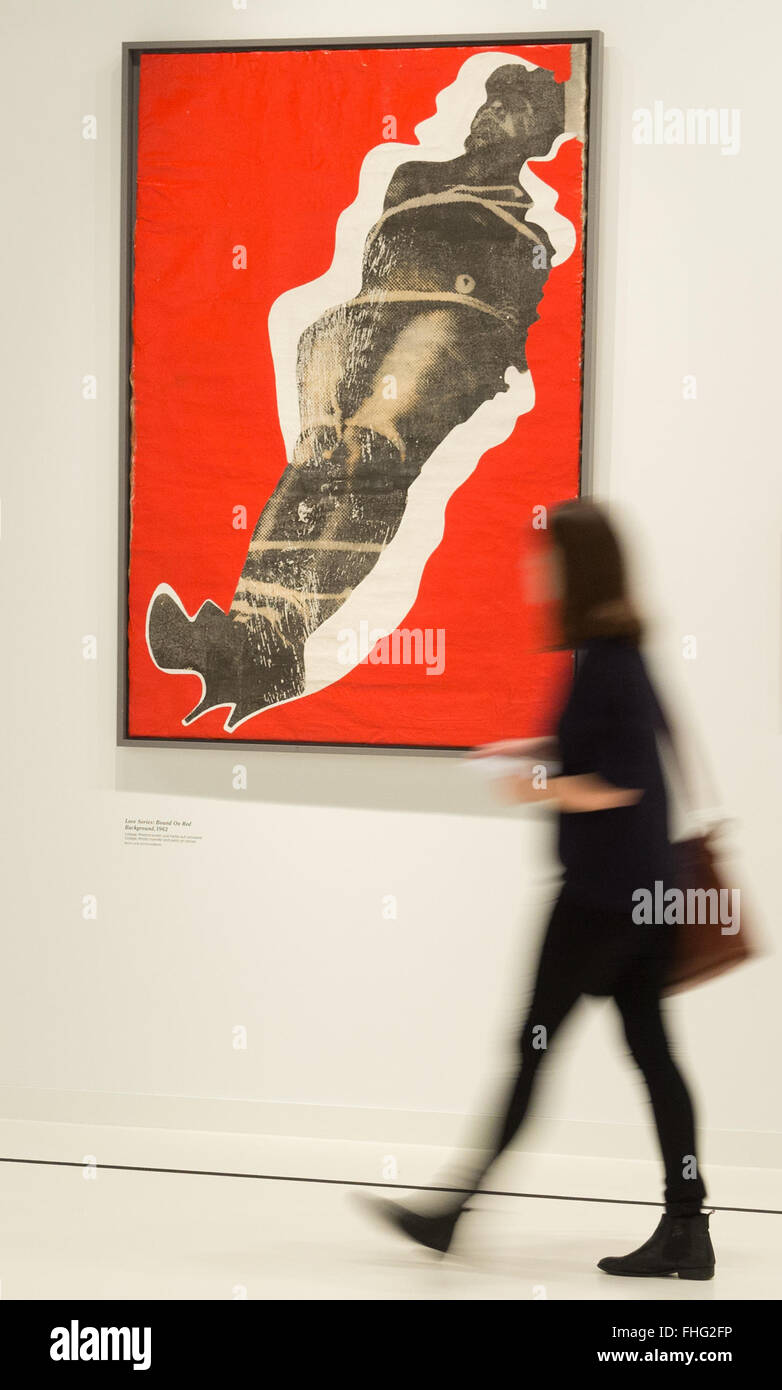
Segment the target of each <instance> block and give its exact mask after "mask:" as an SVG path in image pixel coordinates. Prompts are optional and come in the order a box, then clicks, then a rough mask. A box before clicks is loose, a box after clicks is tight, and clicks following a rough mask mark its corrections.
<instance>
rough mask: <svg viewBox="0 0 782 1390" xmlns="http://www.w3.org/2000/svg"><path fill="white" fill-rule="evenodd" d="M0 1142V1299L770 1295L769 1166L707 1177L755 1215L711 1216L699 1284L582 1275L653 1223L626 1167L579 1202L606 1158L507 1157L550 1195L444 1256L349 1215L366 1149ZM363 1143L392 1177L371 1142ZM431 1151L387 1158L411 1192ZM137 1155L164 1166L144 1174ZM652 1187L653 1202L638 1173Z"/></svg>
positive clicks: (2, 1132) (477, 1217)
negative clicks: (712, 1263) (713, 1267)
mask: <svg viewBox="0 0 782 1390" xmlns="http://www.w3.org/2000/svg"><path fill="white" fill-rule="evenodd" d="M0 1140H2V1148H1V1149H0V1154H1V1155H2V1158H3V1161H2V1162H0V1231H1V1232H2V1249H3V1258H2V1288H1V1289H0V1295H1V1296H2V1297H3V1298H4V1299H11V1300H13V1299H51V1298H61V1297H67V1298H83V1299H91V1298H97V1299H102V1298H105V1299H113V1298H130V1299H135V1298H152V1299H243V1298H247V1299H346V1300H351V1299H380V1300H385V1299H403V1300H410V1299H413V1300H418V1299H493V1300H497V1299H503V1300H504V1299H515V1300H533V1299H536V1298H538V1299H539V1298H548V1299H592V1300H600V1299H609V1300H616V1299H643V1298H655V1299H659V1298H664V1299H679V1300H693V1299H694V1300H699V1301H708V1300H710V1299H714V1298H728V1299H778V1298H780V1296H782V1259H780V1255H782V1212H779V1210H778V1208H779V1207H780V1205H782V1204H781V1203H780V1200H779V1195H780V1191H781V1190H782V1186H781V1185H780V1181H779V1179H780V1176H782V1175H780V1174H779V1173H777V1172H775V1171H773V1170H769V1169H767V1168H766V1169H760V1168H758V1169H752V1170H747V1169H742V1170H738V1169H721V1170H719V1172H717V1171H715V1170H712V1172H711V1174H710V1179H711V1187H712V1192H713V1193H714V1192H716V1193H717V1195H716V1196H714V1197H713V1201H714V1203H715V1204H716V1203H717V1201H722V1202H724V1203H725V1207H726V1208H727V1207H730V1206H735V1207H744V1208H754V1210H729V1209H725V1208H723V1209H718V1210H717V1211H716V1212H715V1214H714V1216H712V1218H711V1230H712V1237H713V1240H714V1245H715V1249H716V1252H717V1260H718V1268H717V1274H716V1277H715V1279H714V1280H713V1281H711V1282H710V1283H707V1284H702V1283H701V1284H698V1283H686V1282H680V1281H679V1280H677V1279H675V1278H672V1279H655V1280H634V1279H615V1278H610V1277H608V1276H606V1275H603V1274H601V1273H600V1271H599V1270H597V1269H596V1268H595V1262H596V1260H597V1259H599V1258H600V1256H601V1255H608V1254H621V1253H624V1252H626V1251H627V1250H630V1249H633V1248H634V1247H635V1246H636V1245H638V1244H640V1243H641V1242H642V1241H643V1240H645V1239H646V1237H647V1236H648V1235H649V1234H650V1232H651V1230H652V1229H653V1227H654V1226H655V1225H656V1222H657V1219H658V1216H659V1208H658V1207H656V1206H654V1205H644V1204H643V1203H641V1202H636V1201H632V1200H628V1199H627V1197H626V1196H624V1197H622V1196H621V1194H622V1193H626V1192H627V1191H628V1189H630V1190H632V1188H633V1187H635V1189H636V1190H637V1182H638V1176H639V1175H638V1172H637V1167H638V1165H635V1164H628V1163H617V1164H614V1165H613V1167H612V1165H611V1164H609V1165H608V1169H609V1172H610V1176H611V1179H612V1184H613V1188H614V1190H615V1191H616V1193H617V1194H619V1200H617V1201H605V1200H601V1199H598V1198H594V1197H589V1195H588V1191H589V1188H590V1185H591V1184H590V1173H591V1171H592V1166H593V1165H596V1164H597V1165H599V1170H600V1178H601V1183H604V1181H605V1177H606V1171H607V1165H606V1161H605V1160H603V1159H601V1160H595V1159H580V1158H579V1159H577V1158H567V1157H557V1158H553V1157H551V1156H548V1155H542V1154H531V1155H519V1156H515V1155H514V1156H513V1159H512V1162H513V1164H514V1165H515V1166H514V1168H513V1171H512V1173H510V1174H509V1173H503V1175H502V1176H503V1183H504V1184H505V1185H506V1186H507V1185H508V1177H511V1178H512V1179H513V1183H514V1184H515V1183H516V1182H519V1186H518V1187H515V1186H514V1187H513V1190H514V1192H515V1191H518V1192H519V1193H527V1194H534V1193H535V1192H536V1190H537V1191H538V1192H540V1191H541V1189H543V1191H544V1192H545V1193H547V1194H550V1193H552V1192H553V1191H555V1190H556V1191H558V1192H559V1193H561V1194H563V1195H562V1196H560V1197H553V1196H551V1195H542V1196H536V1195H485V1196H481V1198H480V1199H478V1202H477V1204H476V1210H475V1211H474V1212H472V1213H470V1214H469V1215H467V1216H466V1217H465V1219H464V1221H463V1223H462V1229H461V1231H460V1235H459V1239H458V1241H457V1243H456V1244H455V1245H454V1247H453V1249H452V1253H451V1254H450V1255H449V1256H448V1258H447V1259H445V1260H442V1259H440V1258H439V1257H437V1256H433V1255H430V1254H428V1253H427V1252H426V1251H422V1250H419V1249H418V1248H416V1247H412V1246H408V1244H407V1243H406V1242H404V1241H402V1240H399V1239H398V1238H397V1237H395V1236H394V1234H393V1233H392V1232H388V1231H386V1230H385V1229H383V1228H382V1227H380V1226H376V1225H375V1224H374V1222H373V1221H371V1220H370V1219H368V1218H367V1216H366V1214H365V1213H364V1212H363V1211H362V1210H361V1207H360V1205H359V1204H358V1203H357V1202H356V1201H355V1194H356V1193H358V1192H370V1191H373V1190H375V1191H378V1192H382V1191H383V1190H384V1189H383V1187H382V1184H380V1181H379V1185H378V1187H377V1188H373V1187H372V1186H370V1185H365V1179H362V1180H360V1181H359V1180H356V1181H353V1182H351V1177H354V1178H355V1175H357V1174H358V1173H359V1172H363V1173H364V1174H366V1171H367V1158H368V1154H367V1152H366V1148H367V1146H364V1145H356V1144H337V1143H334V1142H333V1141H332V1142H330V1143H328V1144H325V1143H324V1142H323V1141H308V1140H301V1139H295V1140H290V1139H281V1138H268V1137H267V1138H260V1137H248V1136H231V1135H220V1136H215V1135H205V1134H203V1133H198V1134H192V1135H189V1134H188V1133H183V1132H182V1131H176V1132H174V1131H171V1132H162V1131H155V1132H150V1131H142V1130H120V1129H119V1128H117V1127H115V1126H106V1127H105V1129H99V1128H96V1127H86V1126H76V1125H52V1124H46V1125H42V1124H30V1123H17V1124H15V1123H10V1122H4V1123H2V1124H0ZM372 1148H373V1150H374V1151H376V1152H377V1154H378V1157H379V1159H383V1160H384V1161H385V1163H386V1167H387V1164H388V1159H389V1155H388V1154H386V1155H383V1154H382V1152H381V1151H382V1148H383V1146H382V1145H374V1146H372ZM26 1154H27V1155H29V1154H33V1155H35V1157H33V1158H32V1159H31V1158H30V1157H26ZM440 1157H441V1156H440V1155H438V1154H437V1153H436V1152H435V1151H424V1150H422V1149H420V1148H416V1150H415V1152H414V1153H408V1152H407V1151H405V1150H401V1151H400V1149H399V1146H397V1149H396V1150H395V1154H394V1157H393V1162H394V1164H396V1165H398V1166H399V1169H400V1171H404V1173H405V1175H406V1176H407V1181H409V1182H411V1183H412V1182H413V1181H418V1180H419V1179H420V1180H423V1179H421V1174H422V1173H423V1171H424V1170H425V1169H427V1170H428V1172H429V1173H430V1175H431V1174H432V1173H433V1172H434V1171H435V1170H436V1166H437V1162H436V1161H437V1160H438V1159H439V1158H440ZM150 1159H152V1160H153V1161H154V1163H153V1166H154V1167H159V1168H161V1169H164V1171H151V1170H150V1165H149V1161H150ZM433 1160H434V1162H433ZM93 1163H96V1164H97V1166H93ZM120 1163H127V1164H128V1165H136V1164H137V1165H138V1166H128V1167H124V1166H119V1164H120ZM114 1164H117V1165H118V1166H116V1167H115V1166H112V1165H114ZM102 1165H105V1166H102ZM188 1168H190V1169H196V1168H197V1169H200V1170H205V1171H199V1172H198V1173H195V1172H192V1171H190V1172H188V1171H186V1170H187V1169H188ZM634 1169H635V1170H636V1171H633V1170H634ZM595 1171H597V1170H596V1169H595ZM239 1174H246V1176H239ZM253 1174H259V1175H261V1176H253ZM318 1174H320V1177H319V1176H318ZM413 1174H414V1176H410V1175H413ZM275 1175H279V1176H275ZM522 1175H523V1177H524V1178H525V1179H526V1181H524V1182H523V1183H521V1182H520V1179H521V1177H522ZM648 1177H649V1192H650V1200H651V1201H653V1200H654V1197H655V1196H656V1186H655V1184H656V1181H657V1175H656V1173H654V1172H653V1171H652V1169H651V1165H650V1171H649V1174H648ZM644 1181H645V1179H644ZM572 1193H576V1194H578V1195H577V1196H576V1198H575V1199H574V1198H573V1197H572V1196H568V1195H567V1194H572ZM386 1195H389V1194H388V1190H387V1189H386ZM390 1195H395V1194H394V1193H391V1194H390ZM415 1198H416V1200H418V1201H424V1200H425V1199H424V1198H423V1197H422V1195H421V1194H415ZM774 1208H776V1209H777V1210H776V1211H774ZM763 1209H765V1210H763Z"/></svg>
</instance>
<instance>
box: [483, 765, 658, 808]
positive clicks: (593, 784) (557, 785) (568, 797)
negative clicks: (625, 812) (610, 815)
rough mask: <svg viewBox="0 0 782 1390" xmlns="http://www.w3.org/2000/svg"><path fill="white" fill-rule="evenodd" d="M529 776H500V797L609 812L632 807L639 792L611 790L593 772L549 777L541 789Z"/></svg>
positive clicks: (619, 789)
mask: <svg viewBox="0 0 782 1390" xmlns="http://www.w3.org/2000/svg"><path fill="white" fill-rule="evenodd" d="M535 780H537V779H533V778H532V777H504V778H503V779H502V782H501V783H500V794H501V796H502V798H503V800H504V801H507V802H509V803H511V804H515V803H524V804H530V803H533V802H536V801H545V802H549V803H551V804H553V805H555V807H556V809H558V810H560V811H570V812H573V811H613V810H615V809H616V808H617V807H619V806H634V805H635V804H636V802H638V801H640V800H641V797H642V796H643V791H642V790H639V789H637V788H630V787H615V786H614V785H613V784H612V783H611V782H606V781H604V779H603V778H602V777H599V776H598V775H597V773H593V772H589V773H583V774H581V775H580V776H578V777H551V778H549V779H548V781H547V783H546V786H545V787H536V786H535V785H534V782H535Z"/></svg>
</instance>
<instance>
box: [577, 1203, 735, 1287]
mask: <svg viewBox="0 0 782 1390" xmlns="http://www.w3.org/2000/svg"><path fill="white" fill-rule="evenodd" d="M597 1267H598V1269H602V1270H603V1271H604V1272H605V1273H606V1274H627V1275H634V1276H635V1277H636V1278H649V1277H651V1276H652V1275H655V1274H678V1276H679V1278H680V1279H713V1278H714V1246H713V1245H712V1243H711V1237H710V1235H709V1213H708V1212H700V1213H699V1215H698V1216H668V1215H665V1216H662V1217H661V1218H660V1221H659V1224H658V1226H657V1229H656V1231H655V1232H654V1234H653V1235H651V1236H650V1237H649V1239H648V1240H647V1241H646V1243H645V1244H644V1245H641V1246H639V1248H638V1249H637V1250H633V1251H632V1253H631V1254H629V1255H617V1256H614V1255H608V1256H606V1258H605V1259H604V1260H598V1263H597Z"/></svg>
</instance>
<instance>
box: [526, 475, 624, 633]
mask: <svg viewBox="0 0 782 1390" xmlns="http://www.w3.org/2000/svg"><path fill="white" fill-rule="evenodd" d="M549 532H550V536H551V540H552V541H553V543H554V546H555V547H556V549H557V551H558V553H559V556H560V559H561V561H562V566H563V571H564V593H563V594H562V597H561V601H560V626H561V632H562V642H561V644H560V645H561V646H563V647H577V646H580V645H581V643H583V642H586V641H588V640H589V639H590V638H593V637H623V638H625V639H626V640H627V641H630V642H635V643H638V642H640V640H641V638H642V636H643V631H644V625H643V623H642V621H641V619H640V617H639V615H638V612H637V610H636V608H635V605H634V604H633V602H632V600H631V599H630V596H629V594H628V591H627V576H626V572H625V563H624V557H623V555H622V549H621V546H620V543H619V538H618V536H617V534H616V531H615V530H614V528H613V526H612V524H611V522H610V521H609V519H608V516H607V515H606V513H605V511H603V509H602V507H600V506H598V504H597V503H596V502H592V501H588V500H586V499H585V498H577V499H576V500H575V501H572V502H563V503H562V505H561V506H559V507H557V509H556V511H554V512H553V513H552V516H551V522H550V527H549Z"/></svg>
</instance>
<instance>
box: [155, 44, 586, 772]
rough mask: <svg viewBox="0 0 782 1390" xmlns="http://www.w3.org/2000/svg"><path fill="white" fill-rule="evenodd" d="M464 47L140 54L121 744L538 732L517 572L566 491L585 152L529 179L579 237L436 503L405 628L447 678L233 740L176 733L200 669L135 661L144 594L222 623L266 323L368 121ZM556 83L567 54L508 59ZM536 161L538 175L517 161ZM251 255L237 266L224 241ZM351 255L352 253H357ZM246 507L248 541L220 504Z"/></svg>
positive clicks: (441, 740)
mask: <svg viewBox="0 0 782 1390" xmlns="http://www.w3.org/2000/svg"><path fill="white" fill-rule="evenodd" d="M479 51H482V50H480V49H475V48H441V49H438V48H428V49H418V50H415V49H385V50H363V49H362V50H346V51H329V52H320V51H318V52H308V53H302V52H276V53H269V52H267V53H263V52H257V53H206V54H198V53H193V54H173V55H166V54H146V55H144V56H143V57H142V60H141V81H140V111H139V131H138V182H137V218H136V228H135V278H134V294H135V300H134V313H133V342H134V349H133V395H134V436H135V437H134V455H133V473H132V477H133V486H132V529H131V552H130V611H129V626H128V637H129V658H128V660H129V689H128V732H129V734H130V736H131V737H133V736H136V737H153V738H154V737H157V738H169V739H170V738H182V739H185V740H187V739H225V740H226V741H229V742H230V741H231V740H232V739H233V740H234V741H236V740H247V739H264V740H265V739H272V740H291V741H294V742H308V741H314V742H337V743H342V742H344V743H378V744H406V745H439V746H457V747H462V746H468V745H473V744H478V743H483V742H487V741H490V740H492V739H496V738H505V737H511V736H516V737H523V736H525V735H534V734H537V733H540V732H544V731H547V730H548V729H549V727H550V724H551V718H550V710H551V706H552V701H554V700H555V699H556V698H557V692H558V691H559V689H560V687H561V685H562V682H563V680H564V678H565V676H566V672H567V669H568V658H567V657H566V656H564V655H563V654H542V653H540V652H539V651H538V650H537V649H538V648H539V646H540V642H541V637H542V620H543V613H542V611H541V610H540V609H536V608H530V607H528V606H526V605H525V602H524V591H523V582H524V581H523V573H522V560H523V556H524V553H525V551H528V549H529V547H530V546H533V545H535V544H540V542H539V540H538V538H537V535H536V533H534V532H533V531H532V530H531V528H530V520H531V515H532V508H533V507H534V506H536V505H540V504H543V505H553V504H554V503H556V502H557V501H560V500H562V499H563V498H566V497H572V496H575V495H576V493H577V492H578V458H579V439H580V421H581V386H580V375H581V368H580V359H581V331H582V324H581V316H582V278H583V258H582V245H581V220H580V219H581V207H582V178H583V171H582V149H581V146H580V144H579V143H578V142H577V141H574V140H570V141H568V142H566V143H565V144H564V145H563V146H562V148H561V149H560V151H559V153H558V155H557V156H556V158H555V159H554V160H552V161H549V162H546V163H544V164H540V165H539V166H538V169H537V172H538V173H539V174H540V176H541V177H542V178H543V179H544V180H545V181H546V182H547V183H549V184H552V185H553V186H554V187H555V188H556V189H557V191H558V193H559V201H558V203H557V210H558V211H559V212H561V213H563V214H564V216H565V217H567V218H569V219H570V220H571V221H572V222H573V223H574V225H575V227H576V230H577V234H578V244H577V247H576V250H575V252H574V253H573V255H572V256H571V257H570V258H569V259H568V260H567V261H566V262H565V263H564V264H563V265H561V266H555V267H554V268H553V269H552V271H551V274H550V275H549V278H548V282H547V284H546V288H545V292H544V297H543V300H542V302H541V305H540V308H539V314H540V319H539V321H538V322H537V323H535V324H534V325H533V327H532V328H531V330H530V333H529V338H528V344H527V350H528V361H529V366H530V369H531V371H532V376H533V380H534V384H535V392H536V404H535V406H534V408H533V410H532V411H531V412H530V413H528V414H527V415H524V416H522V417H521V419H520V420H519V422H518V424H517V426H516V429H515V431H514V433H513V435H512V436H511V438H510V439H509V440H508V441H507V442H506V443H505V444H503V445H501V446H500V447H498V448H494V449H491V450H490V451H488V452H487V453H486V454H485V455H484V457H483V458H482V460H481V461H480V463H479V464H478V467H477V468H476V470H475V472H474V473H473V474H472V476H471V477H470V478H469V479H468V480H467V482H466V483H465V484H464V485H463V486H462V487H461V488H459V489H458V490H457V491H456V492H455V493H454V495H453V496H452V498H451V499H450V501H449V503H448V507H447V510H446V524H445V534H444V537H443V540H442V542H441V543H440V545H439V547H438V548H437V549H436V550H435V552H434V553H433V554H432V556H431V558H430V559H429V561H428V563H427V565H426V567H425V569H424V573H423V577H422V581H421V585H420V589H419V592H418V596H417V599H416V601H415V603H414V605H413V607H412V608H411V610H410V612H409V613H408V614H407V617H406V618H405V620H404V622H403V623H402V624H401V625H400V626H404V627H407V628H427V627H430V628H434V629H437V628H444V629H445V632H446V638H445V643H446V663H445V671H444V673H443V674H442V675H441V676H438V677H432V676H427V674H426V669H425V667H424V666H423V665H421V666H415V665H408V666H404V665H403V666H382V665H378V666H374V665H371V664H364V665H360V666H358V667H356V668H355V669H354V670H353V671H352V672H350V673H348V674H347V675H345V676H344V677H343V678H342V679H341V680H339V681H338V682H337V683H335V684H334V685H332V686H330V687H328V688H327V689H325V690H323V691H320V692H319V693H318V694H316V695H312V696H307V697H304V698H303V699H300V700H296V701H293V702H290V703H288V704H285V705H282V706H281V707H280V708H279V709H274V708H272V709H270V710H266V711H263V712H261V713H260V714H258V715H257V716H255V717H254V718H253V719H250V720H248V721H247V722H246V723H244V724H242V725H241V726H240V728H239V729H238V730H237V731H236V732H235V733H233V734H226V733H225V732H224V731H223V727H222V726H223V723H224V721H225V718H226V716H227V713H228V710H227V708H222V709H218V710H212V711H210V712H209V713H208V714H207V715H205V716H204V717H203V718H201V719H199V720H197V721H196V722H195V724H192V725H190V726H188V727H187V728H183V726H182V723H181V720H182V718H183V716H184V715H185V714H186V713H187V712H188V711H189V710H190V709H191V708H192V707H193V705H194V704H195V703H196V701H197V699H198V697H199V695H200V689H201V683H200V680H199V678H198V676H196V675H186V674H178V675H170V674H166V673H164V672H162V671H159V670H158V669H157V667H156V666H155V664H154V662H153V661H152V658H151V657H150V655H149V652H148V650H147V647H146V641H145V622H146V612H147V607H148V604H149V601H150V598H151V595H152V593H153V592H154V590H155V588H156V587H157V585H158V584H159V583H162V582H165V583H167V584H170V585H171V586H172V588H173V589H174V590H175V591H176V593H177V594H178V595H179V597H180V599H181V601H182V603H183V605H184V606H185V608H186V609H187V611H188V613H190V614H193V613H194V612H195V611H196V610H197V609H198V608H199V606H200V605H201V603H203V602H204V600H205V599H207V598H211V599H212V600H213V601H214V602H215V603H218V604H219V605H220V606H221V607H223V608H224V609H227V608H228V607H229V605H230V602H231V599H232V598H233V595H234V592H235V589H236V585H237V581H238V578H239V575H240V573H241V571H242V568H243V565H244V560H245V556H246V553H247V547H248V544H249V540H250V536H251V534H252V530H253V527H254V525H255V522H256V520H257V518H258V516H259V514H260V512H261V511H262V509H263V506H264V504H265V502H266V500H267V498H268V496H269V495H270V493H271V492H272V490H273V488H274V485H275V484H276V482H277V479H278V478H279V476H280V474H281V473H282V471H283V470H284V468H285V466H286V458H285V451H284V447H283V441H282V436H281V433H280V429H279V423H278V419H277V405H276V395H275V380H274V373H273V369H272V359H271V353H270V348H269V339H268V332H267V323H268V314H269V309H270V307H271V305H272V304H273V302H274V300H275V299H277V297H278V296H279V295H280V294H282V293H283V292H284V291H286V290H289V289H291V288H293V287H294V286H297V285H301V284H303V283H305V282H307V281H309V280H312V279H314V278H316V277H317V276H320V275H322V274H323V273H324V272H325V271H326V270H327V269H328V268H329V266H330V264H331V260H332V256H333V251H334V229H335V225H336V221H337V218H338V216H339V214H340V213H341V212H342V211H343V209H344V208H345V207H347V206H348V205H349V204H350V203H351V202H352V201H353V199H354V198H355V196H356V191H357V186H358V175H359V171H360V168H361V163H362V160H363V158H364V156H365V155H366V153H367V151H368V150H369V149H371V148H372V147H373V146H374V145H377V144H379V143H380V142H381V140H382V132H383V121H384V118H385V117H387V116H388V115H389V114H390V115H393V116H395V118H396V121H397V132H396V134H397V139H398V140H399V141H400V142H403V143H409V144H414V143H415V136H414V127H415V126H416V125H417V124H418V123H419V122H420V121H422V120H424V119H426V118H427V117H429V116H431V115H433V114H434V111H435V98H436V95H437V93H438V92H439V91H440V90H441V88H443V87H445V86H447V85H448V84H449V83H451V82H453V81H454V80H455V78H456V76H457V73H458V71H459V68H460V67H461V65H462V63H463V62H464V61H465V59H466V58H467V57H469V56H470V55H471V54H473V53H475V52H479ZM500 51H502V52H508V53H515V54H519V55H521V56H523V57H526V58H528V59H530V61H533V62H535V63H538V64H539V65H541V66H545V67H549V68H551V69H552V70H553V71H554V73H555V75H556V76H557V78H558V79H559V80H564V79H565V78H567V76H568V74H569V68H570V55H569V49H568V48H567V46H541V47H532V46H526V47H519V48H513V47H507V48H506V47H503V48H502V49H501V50H500ZM533 167H534V166H533ZM239 243H241V244H242V245H244V246H246V247H247V248H248V267H247V269H246V270H244V271H237V270H234V268H233V265H232V255H231V251H232V248H233V247H234V246H235V245H237V244H239ZM361 249H362V248H357V254H358V253H359V252H360V250H361ZM237 505H244V506H245V507H246V508H247V530H246V531H236V530H234V529H233V526H232V520H233V516H234V511H233V509H234V508H235V507H236V506H237Z"/></svg>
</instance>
